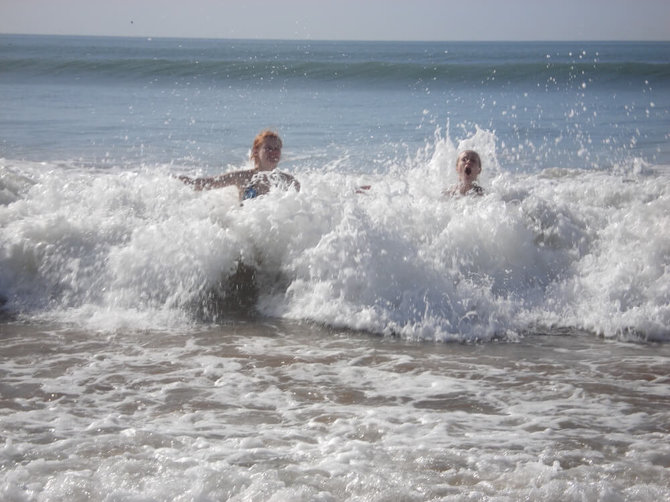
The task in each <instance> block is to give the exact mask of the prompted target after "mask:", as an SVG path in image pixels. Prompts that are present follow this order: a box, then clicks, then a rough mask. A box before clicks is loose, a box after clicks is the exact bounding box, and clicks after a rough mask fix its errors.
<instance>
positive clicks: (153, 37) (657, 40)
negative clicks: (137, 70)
mask: <svg viewBox="0 0 670 502" xmlns="http://www.w3.org/2000/svg"><path fill="white" fill-rule="evenodd" d="M0 36H19V37H80V38H129V39H140V40H142V39H144V40H153V39H161V40H248V41H258V42H260V41H267V42H357V43H360V42H371V43H374V42H381V43H390V42H394V43H399V42H405V43H667V42H670V39H667V40H664V39H605V38H603V39H595V38H594V39H527V40H526V39H493V38H492V39H476V40H465V39H442V40H435V39H355V38H333V39H329V38H263V37H207V36H174V35H157V36H154V35H86V34H75V33H70V34H66V33H13V32H0Z"/></svg>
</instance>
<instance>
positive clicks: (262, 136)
mask: <svg viewBox="0 0 670 502" xmlns="http://www.w3.org/2000/svg"><path fill="white" fill-rule="evenodd" d="M268 138H276V139H277V140H278V141H279V146H280V147H282V146H283V144H282V141H281V138H280V137H279V134H277V133H276V132H275V131H272V130H270V129H265V130H263V131H261V132H259V133H258V134H257V135H256V137H255V138H254V143H253V145H251V155H250V156H249V158H250V159H251V160H253V161H254V163H258V158H257V156H258V150H259V149H260V147H261V145H262V144H263V142H264V141H265V140H266V139H268Z"/></svg>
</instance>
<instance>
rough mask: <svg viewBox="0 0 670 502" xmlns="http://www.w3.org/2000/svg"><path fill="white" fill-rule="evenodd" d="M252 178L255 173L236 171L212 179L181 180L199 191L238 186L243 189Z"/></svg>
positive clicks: (186, 177) (187, 178)
mask: <svg viewBox="0 0 670 502" xmlns="http://www.w3.org/2000/svg"><path fill="white" fill-rule="evenodd" d="M252 176H253V173H252V172H251V171H235V172H232V173H226V174H221V175H219V176H214V177H211V178H189V177H188V176H179V179H180V180H181V181H183V182H184V183H186V184H187V185H193V188H194V189H195V190H198V191H199V190H212V189H213V188H223V187H228V186H233V185H235V186H237V188H238V189H241V188H242V187H244V186H245V185H246V184H247V183H249V180H250V179H251V177H252Z"/></svg>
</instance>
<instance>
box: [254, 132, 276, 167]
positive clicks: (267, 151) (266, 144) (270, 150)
mask: <svg viewBox="0 0 670 502" xmlns="http://www.w3.org/2000/svg"><path fill="white" fill-rule="evenodd" d="M280 159H281V141H280V140H279V138H273V137H269V138H265V139H264V140H263V143H261V146H260V147H259V148H258V152H257V153H256V167H257V168H258V169H259V170H261V171H272V170H273V169H274V168H276V167H277V164H279V160H280Z"/></svg>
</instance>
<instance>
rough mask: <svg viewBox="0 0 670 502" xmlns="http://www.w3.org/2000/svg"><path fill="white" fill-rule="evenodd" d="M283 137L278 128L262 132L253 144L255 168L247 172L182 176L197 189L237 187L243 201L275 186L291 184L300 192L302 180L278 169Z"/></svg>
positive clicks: (266, 191)
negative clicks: (276, 130) (205, 176)
mask: <svg viewBox="0 0 670 502" xmlns="http://www.w3.org/2000/svg"><path fill="white" fill-rule="evenodd" d="M282 146H283V145H282V140H281V138H280V137H279V134H277V133H276V132H274V131H270V130H264V131H261V132H260V133H259V134H258V135H257V136H256V138H254V143H253V145H252V147H251V155H250V158H251V160H253V161H254V168H253V169H247V170H243V171H234V172H231V173H225V174H221V175H219V176H214V177H211V178H189V177H188V176H179V179H180V180H181V181H183V182H184V183H186V184H187V185H193V187H194V188H195V189H196V190H211V189H213V188H222V187H228V186H236V187H237V191H238V194H239V197H240V200H246V199H253V198H254V197H258V196H259V195H265V194H267V193H268V192H269V191H270V190H271V189H273V188H277V187H278V188H283V189H285V190H286V189H288V188H290V187H293V188H295V190H297V191H300V183H299V182H298V180H296V179H295V178H294V177H293V176H291V175H290V174H288V173H283V172H281V171H279V170H277V165H278V164H279V161H280V159H281V149H282Z"/></svg>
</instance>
